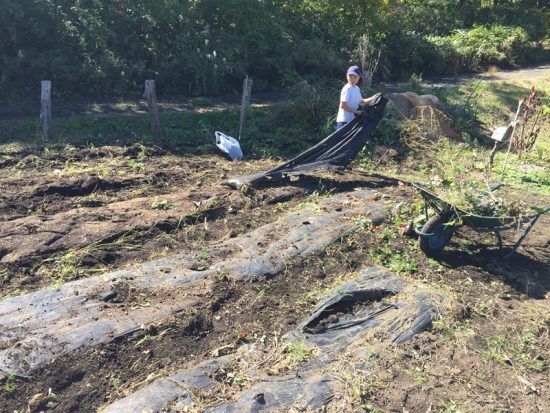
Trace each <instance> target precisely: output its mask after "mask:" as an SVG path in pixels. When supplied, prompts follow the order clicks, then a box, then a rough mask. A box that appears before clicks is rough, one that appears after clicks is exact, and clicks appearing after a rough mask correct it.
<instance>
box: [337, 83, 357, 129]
mask: <svg viewBox="0 0 550 413" xmlns="http://www.w3.org/2000/svg"><path fill="white" fill-rule="evenodd" d="M362 99H363V98H362V97H361V90H360V89H359V86H353V85H351V84H350V83H346V85H345V86H344V87H343V88H342V91H341V92H340V102H346V103H347V104H348V106H349V107H350V108H352V109H357V107H358V106H359V102H361V100H362ZM353 118H354V115H353V113H351V112H346V111H345V110H344V109H342V108H339V109H338V116H336V122H351V121H352V120H353Z"/></svg>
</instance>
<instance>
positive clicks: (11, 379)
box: [4, 373, 17, 395]
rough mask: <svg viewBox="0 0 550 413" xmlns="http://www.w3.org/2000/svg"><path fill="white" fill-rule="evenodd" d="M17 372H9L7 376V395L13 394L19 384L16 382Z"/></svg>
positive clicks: (5, 389) (5, 385) (5, 386)
mask: <svg viewBox="0 0 550 413" xmlns="http://www.w3.org/2000/svg"><path fill="white" fill-rule="evenodd" d="M15 378H16V376H15V373H8V374H7V376H6V382H5V383H4V391H5V392H6V394H7V395H10V394H12V393H13V392H14V391H15V390H17V384H16V383H15Z"/></svg>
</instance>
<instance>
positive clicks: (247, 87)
mask: <svg viewBox="0 0 550 413" xmlns="http://www.w3.org/2000/svg"><path fill="white" fill-rule="evenodd" d="M251 94H252V79H249V78H248V75H246V77H245V78H244V81H243V98H242V101H241V120H240V122H239V140H240V139H241V133H242V131H243V125H244V120H245V118H246V108H247V107H248V103H249V102H250V96H251Z"/></svg>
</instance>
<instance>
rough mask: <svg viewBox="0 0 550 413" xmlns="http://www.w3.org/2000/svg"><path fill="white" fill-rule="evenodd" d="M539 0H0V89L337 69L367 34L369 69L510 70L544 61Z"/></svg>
mask: <svg viewBox="0 0 550 413" xmlns="http://www.w3.org/2000/svg"><path fill="white" fill-rule="evenodd" d="M549 13H550V11H549V9H548V7H547V5H545V3H544V2H535V1H532V0H515V1H513V2H496V1H494V2H493V1H483V2H479V1H471V0H467V1H460V2H456V1H450V0H430V1H423V0H409V1H401V0H389V1H388V0H385V1H381V0H378V1H369V2H365V1H356V0H346V1H344V2H342V1H339V2H335V1H332V0H331V1H318V0H308V1H296V0H276V1H273V0H272V1H258V0H226V1H223V2H219V1H212V0H200V1H177V2H176V1H173V0H162V1H160V0H157V1H142V2H135V1H130V0H124V1H116V2H109V1H104V0H93V1H91V0H90V1H79V2H76V3H75V2H73V1H65V0H63V1H55V2H52V1H49V0H38V1H36V0H6V1H5V2H4V3H3V7H2V8H1V9H0V97H10V98H17V97H19V98H20V97H21V95H27V96H29V97H30V96H35V95H36V94H37V88H38V85H39V82H40V80H43V79H50V80H53V82H54V88H53V90H54V93H55V95H57V96H67V95H79V96H86V97H90V96H97V95H138V94H141V92H142V85H143V81H144V79H156V80H157V89H158V90H159V92H160V93H161V94H163V95H170V94H186V95H219V94H222V93H232V92H234V91H238V90H240V85H241V81H242V79H243V77H244V76H245V75H246V74H248V75H249V76H251V77H252V78H253V79H254V89H255V90H256V91H265V90H273V89H280V88H281V87H286V86H292V85H295V84H296V83H298V82H299V81H301V80H303V79H306V80H308V81H309V82H319V81H321V83H326V81H327V80H329V79H334V78H340V77H341V73H342V69H343V68H344V67H345V66H347V65H348V62H350V61H354V62H359V61H360V60H361V56H360V54H361V48H360V47H358V44H360V43H361V39H364V36H365V35H368V37H369V39H370V42H371V44H372V45H373V47H374V48H375V49H376V50H378V51H381V55H380V61H379V64H378V66H377V71H376V73H375V77H377V78H379V79H380V78H384V79H396V78H403V77H404V78H407V77H409V76H410V75H411V74H412V73H413V72H415V73H417V74H418V73H423V74H424V75H428V74H434V73H458V72H462V71H478V70H482V69H483V68H485V67H486V65H488V64H496V65H500V66H502V67H512V66H516V65H522V64H526V63H530V64H532V63H534V62H537V61H542V60H544V59H545V58H548V52H547V51H546V52H545V50H544V47H543V45H542V42H543V41H544V40H545V39H547V38H548V25H547V24H545V22H547V21H548V15H549Z"/></svg>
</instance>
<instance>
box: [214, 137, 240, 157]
mask: <svg viewBox="0 0 550 413" xmlns="http://www.w3.org/2000/svg"><path fill="white" fill-rule="evenodd" d="M214 134H215V135H216V146H217V147H218V148H220V149H221V150H222V151H223V152H225V153H226V154H227V155H229V157H230V158H231V159H232V160H234V161H238V160H240V159H242V157H243V151H242V149H241V145H240V144H239V141H238V140H237V139H235V138H232V137H231V136H228V135H226V134H225V133H222V132H218V131H216V132H215V133H214Z"/></svg>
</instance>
